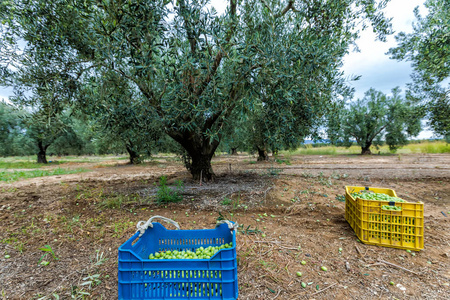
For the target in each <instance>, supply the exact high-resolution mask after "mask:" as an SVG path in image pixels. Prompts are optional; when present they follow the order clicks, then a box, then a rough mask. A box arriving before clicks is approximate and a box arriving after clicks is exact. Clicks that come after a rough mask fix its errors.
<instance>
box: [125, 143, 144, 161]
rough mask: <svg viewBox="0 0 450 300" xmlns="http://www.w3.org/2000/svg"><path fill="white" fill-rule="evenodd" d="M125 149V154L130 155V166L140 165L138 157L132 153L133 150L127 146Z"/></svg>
mask: <svg viewBox="0 0 450 300" xmlns="http://www.w3.org/2000/svg"><path fill="white" fill-rule="evenodd" d="M125 148H127V152H128V154H129V155H130V164H132V165H137V164H140V163H141V160H140V158H141V157H140V155H139V154H138V153H137V152H136V151H134V150H133V148H132V147H131V146H129V145H125Z"/></svg>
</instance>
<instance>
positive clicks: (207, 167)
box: [190, 153, 216, 181]
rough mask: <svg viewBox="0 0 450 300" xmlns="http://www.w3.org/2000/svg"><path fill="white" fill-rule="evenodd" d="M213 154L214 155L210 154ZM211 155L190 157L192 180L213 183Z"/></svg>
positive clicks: (214, 175) (214, 176)
mask: <svg viewBox="0 0 450 300" xmlns="http://www.w3.org/2000/svg"><path fill="white" fill-rule="evenodd" d="M212 154H214V153H212ZM212 154H207V155H202V154H197V155H194V156H191V157H192V163H191V170H190V171H191V174H192V178H193V179H194V180H200V179H201V180H202V181H210V180H212V181H214V180H215V178H216V174H214V171H213V169H212V167H211V158H212Z"/></svg>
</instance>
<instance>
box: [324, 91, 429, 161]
mask: <svg viewBox="0 0 450 300" xmlns="http://www.w3.org/2000/svg"><path fill="white" fill-rule="evenodd" d="M400 93H401V90H400V89H399V88H398V87H396V88H394V89H392V95H391V96H387V95H385V94H383V93H382V92H380V91H376V90H375V89H373V88H371V89H369V90H368V91H367V92H366V93H365V95H364V97H363V98H362V99H357V100H356V101H354V102H350V103H348V105H347V106H345V105H344V102H341V105H340V106H337V107H336V108H337V109H335V111H334V114H332V115H330V117H329V119H328V120H329V123H328V128H327V133H328V137H329V138H330V141H331V142H332V143H333V144H336V145H339V144H341V145H344V146H347V147H350V146H351V145H352V144H353V142H354V141H356V143H357V144H358V145H359V146H360V147H361V154H371V150H370V147H371V146H372V145H379V144H380V142H381V140H382V139H385V141H386V144H388V145H389V149H390V150H392V151H395V150H396V149H397V148H399V147H401V146H403V145H406V144H407V142H408V139H407V138H408V137H409V136H416V135H417V134H419V132H420V130H421V128H420V118H417V117H416V115H417V108H416V107H415V106H413V105H411V103H408V102H407V101H406V100H405V99H404V98H403V97H402V96H401V94H400Z"/></svg>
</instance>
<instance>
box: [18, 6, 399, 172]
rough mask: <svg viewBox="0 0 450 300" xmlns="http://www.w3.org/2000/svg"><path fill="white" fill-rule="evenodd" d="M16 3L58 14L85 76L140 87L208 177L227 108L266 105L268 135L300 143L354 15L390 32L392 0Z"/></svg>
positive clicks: (337, 76)
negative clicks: (222, 7)
mask: <svg viewBox="0 0 450 300" xmlns="http://www.w3.org/2000/svg"><path fill="white" fill-rule="evenodd" d="M17 2H18V3H19V4H21V5H19V6H18V8H19V10H20V9H21V10H23V11H27V10H29V9H31V10H32V11H34V10H35V11H39V12H44V13H45V10H43V9H41V7H45V8H46V11H48V12H49V14H48V15H47V19H49V20H52V22H53V21H54V22H60V23H59V24H56V25H55V26H52V27H51V28H52V29H54V32H56V33H57V34H58V35H57V38H56V39H55V40H56V41H59V39H62V41H61V44H62V45H64V46H65V47H68V48H70V49H71V51H74V52H75V55H74V56H73V57H75V58H77V59H78V60H79V61H80V63H79V64H78V68H79V70H83V75H82V76H81V77H80V78H79V79H80V80H86V79H87V78H89V76H90V74H93V73H95V72H93V70H92V69H94V68H95V69H98V68H108V69H109V70H112V71H114V72H116V73H117V74H119V75H120V76H122V77H123V78H124V79H126V80H127V81H128V82H129V83H130V85H131V86H133V87H134V88H135V90H136V91H139V93H140V94H141V96H142V98H143V99H145V104H146V105H147V106H149V107H151V108H152V109H153V110H154V111H155V112H156V114H157V116H158V120H160V121H161V126H162V127H163V128H164V131H165V132H166V133H167V134H168V135H169V136H170V137H171V138H172V139H173V140H175V141H176V142H177V143H179V144H180V145H181V146H182V147H183V148H184V149H185V151H186V152H187V154H188V157H190V160H191V162H190V163H189V164H188V165H189V166H190V167H189V168H190V172H191V174H192V175H193V177H194V179H198V178H200V177H202V178H203V179H205V180H211V179H213V178H214V172H213V170H212V167H211V158H212V156H213V154H214V151H215V150H216V149H217V147H218V145H219V143H220V141H221V138H222V134H223V128H224V126H225V123H226V122H227V121H230V118H231V116H232V113H233V111H235V110H237V109H243V108H245V109H247V110H248V111H249V112H252V111H257V110H258V109H260V108H261V107H262V109H263V110H266V112H265V115H266V116H267V117H268V118H270V119H271V120H270V125H273V126H271V127H270V126H266V127H267V128H273V132H269V133H266V134H265V136H266V137H270V138H271V139H273V140H276V141H283V143H287V144H294V142H295V143H297V142H296V141H297V139H298V138H296V137H295V135H296V134H297V133H299V131H303V132H304V133H306V132H308V131H309V127H310V126H312V125H314V124H312V123H314V122H311V120H309V119H310V118H317V117H320V116H321V115H323V112H321V111H320V109H319V108H321V107H324V106H326V105H327V103H328V102H331V101H333V99H334V98H335V97H334V94H335V93H337V92H339V90H340V88H339V85H341V83H342V76H343V74H342V73H340V72H339V68H340V66H341V64H342V57H343V55H344V54H345V53H346V52H347V51H348V49H349V46H350V45H351V44H352V43H353V42H354V41H355V40H356V38H357V37H358V31H357V29H356V28H357V24H360V23H362V24H363V27H368V26H369V25H371V26H372V27H373V29H374V30H375V31H376V32H377V34H378V37H379V38H380V39H384V36H385V35H386V34H388V33H390V25H389V20H387V19H386V18H384V16H383V14H382V13H381V9H382V8H383V6H384V5H385V4H386V2H387V1H382V2H381V3H377V2H376V1H375V0H350V1H349V0H321V1H305V0H301V1H300V0H299V1H294V0H283V1H282V0H264V1H263V0H242V1H238V0H230V1H229V2H228V6H227V9H226V11H225V13H223V14H218V13H217V12H216V11H215V9H213V8H211V7H210V6H209V1H207V0H177V1H170V0H155V1H139V0H118V1H94V0H83V1H81V0H80V1H77V0H72V1H64V0H57V1H51V2H48V1H44V0H17ZM31 15H32V14H31ZM54 15H57V16H58V18H54V17H53V16H54ZM69 16H70V19H69V18H68V17H69ZM21 18H22V19H23V20H25V21H24V22H25V23H27V24H33V22H34V21H33V20H32V19H31V18H27V17H26V16H25V14H23V15H21ZM52 25H53V23H52ZM52 32H53V31H52ZM90 68H92V69H90ZM91 71H92V72H91ZM97 73H98V72H97ZM114 99H118V97H114ZM258 107H259V108H258ZM272 119H273V120H272ZM230 122H232V121H230ZM298 124H302V126H298ZM311 124H312V125H311Z"/></svg>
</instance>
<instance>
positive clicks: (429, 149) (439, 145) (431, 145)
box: [280, 141, 450, 156]
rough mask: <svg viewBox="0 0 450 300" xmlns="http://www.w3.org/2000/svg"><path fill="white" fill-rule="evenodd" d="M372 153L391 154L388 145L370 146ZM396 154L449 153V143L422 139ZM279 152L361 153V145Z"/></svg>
mask: <svg viewBox="0 0 450 300" xmlns="http://www.w3.org/2000/svg"><path fill="white" fill-rule="evenodd" d="M370 150H371V151H372V153H373V154H384V155H386V154H392V152H391V151H390V150H389V146H387V145H384V146H380V147H378V149H377V148H376V147H375V146H372V147H371V148H370ZM395 153H397V154H409V153H428V154H432V153H450V144H447V143H446V142H445V141H433V142H429V141H424V142H421V143H412V144H409V145H406V146H403V147H402V148H400V149H398V150H397V152H395ZM280 154H283V155H285V156H292V155H345V154H361V147H360V146H357V145H354V146H351V147H349V148H346V147H335V146H331V145H330V146H322V147H313V146H312V145H306V146H304V147H301V148H298V149H296V150H294V151H280Z"/></svg>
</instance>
